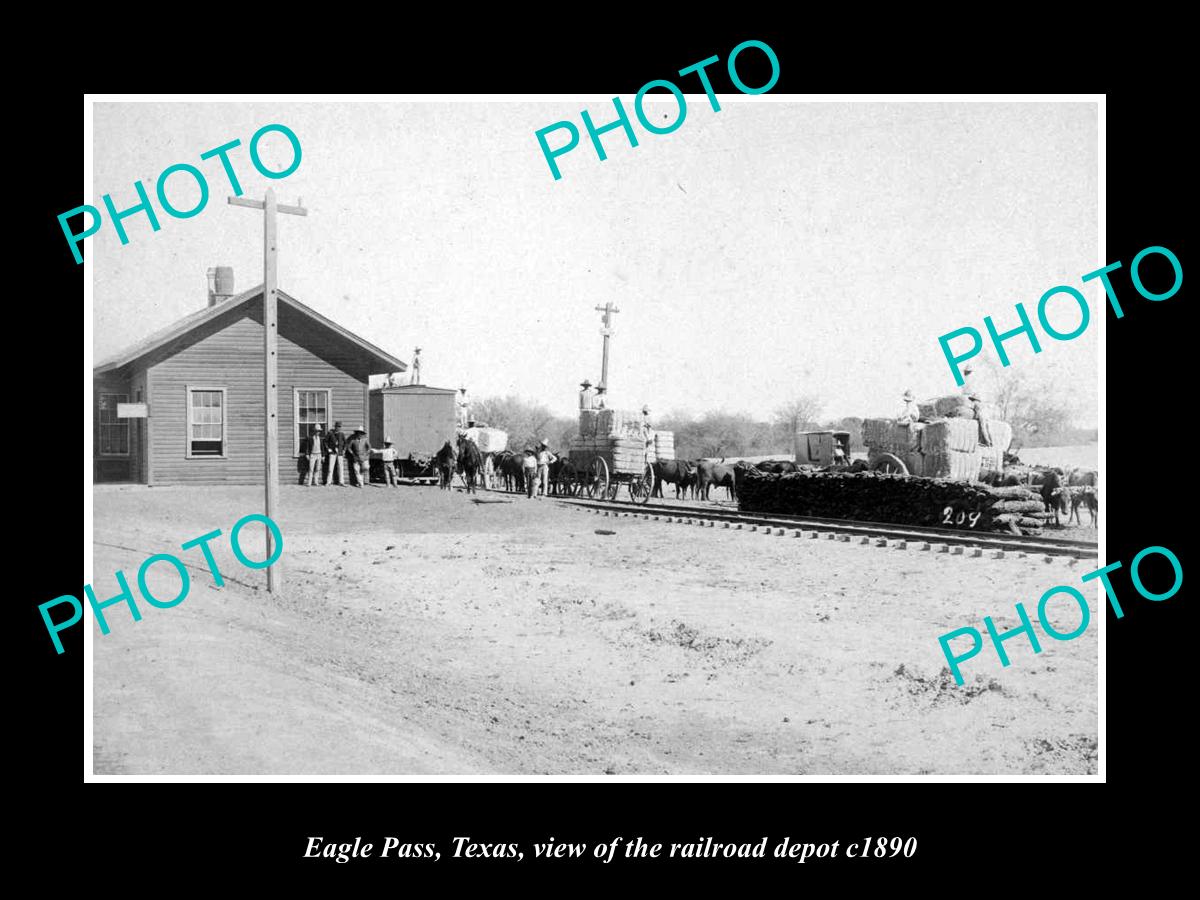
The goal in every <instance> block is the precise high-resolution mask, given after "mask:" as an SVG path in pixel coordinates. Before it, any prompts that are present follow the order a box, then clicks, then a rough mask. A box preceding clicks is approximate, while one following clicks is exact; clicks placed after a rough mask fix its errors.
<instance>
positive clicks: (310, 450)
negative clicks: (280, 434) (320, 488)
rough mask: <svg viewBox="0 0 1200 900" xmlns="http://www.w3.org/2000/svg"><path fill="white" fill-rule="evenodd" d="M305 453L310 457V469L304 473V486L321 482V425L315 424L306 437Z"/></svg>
mask: <svg viewBox="0 0 1200 900" xmlns="http://www.w3.org/2000/svg"><path fill="white" fill-rule="evenodd" d="M303 451H304V455H305V456H307V457H308V471H307V472H306V473H305V475H304V486H305V487H311V486H312V485H319V484H320V483H321V426H320V425H314V426H313V427H312V431H310V432H309V433H308V437H306V438H305V439H304V447H303Z"/></svg>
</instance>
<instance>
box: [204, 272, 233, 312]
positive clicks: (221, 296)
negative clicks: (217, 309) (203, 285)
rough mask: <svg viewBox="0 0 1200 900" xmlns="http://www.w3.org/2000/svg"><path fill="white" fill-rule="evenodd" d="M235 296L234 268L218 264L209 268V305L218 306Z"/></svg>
mask: <svg viewBox="0 0 1200 900" xmlns="http://www.w3.org/2000/svg"><path fill="white" fill-rule="evenodd" d="M232 296H233V268H232V267H230V266H217V267H215V268H212V269H209V270H208V305H209V306H210V307H212V306H216V305H217V304H218V303H224V302H225V301H226V300H228V299H229V298H230V297H232Z"/></svg>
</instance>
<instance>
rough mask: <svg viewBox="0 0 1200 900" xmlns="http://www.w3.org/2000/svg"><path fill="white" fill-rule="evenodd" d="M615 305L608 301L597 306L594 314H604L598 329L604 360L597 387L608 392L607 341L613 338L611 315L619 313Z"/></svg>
mask: <svg viewBox="0 0 1200 900" xmlns="http://www.w3.org/2000/svg"><path fill="white" fill-rule="evenodd" d="M620 311H621V310H619V309H617V307H616V305H615V304H614V303H613V302H612V301H611V300H609V301H608V302H607V303H605V304H604V305H603V306H597V307H596V312H602V313H604V327H603V328H601V329H600V333H601V334H602V335H604V359H603V360H602V362H601V363H600V384H598V385H597V387H602V388H604V390H605V391H607V390H608V339H609V338H610V337H612V336H613V327H612V314H613V313H617V312H620Z"/></svg>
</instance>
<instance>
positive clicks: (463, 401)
mask: <svg viewBox="0 0 1200 900" xmlns="http://www.w3.org/2000/svg"><path fill="white" fill-rule="evenodd" d="M458 393H459V398H458V427H459V428H469V427H470V426H469V425H468V424H467V422H468V419H469V415H468V411H467V389H466V388H465V387H460V388H459V389H458Z"/></svg>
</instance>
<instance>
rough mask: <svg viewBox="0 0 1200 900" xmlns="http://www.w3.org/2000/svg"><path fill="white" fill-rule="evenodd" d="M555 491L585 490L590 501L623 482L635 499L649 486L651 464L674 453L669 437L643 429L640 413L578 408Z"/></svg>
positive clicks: (606, 496)
mask: <svg viewBox="0 0 1200 900" xmlns="http://www.w3.org/2000/svg"><path fill="white" fill-rule="evenodd" d="M567 454H568V455H567V459H568V462H569V466H567V467H564V468H563V470H561V472H562V474H561V476H560V481H559V485H558V490H559V492H560V493H565V494H567V495H572V494H581V493H585V492H586V493H587V495H588V497H590V498H592V499H595V500H616V499H617V494H618V493H619V492H620V490H621V486H622V485H624V486H625V487H626V488H627V489H628V491H629V497H630V499H631V500H633V501H634V502H636V503H645V502H647V501H648V500H649V499H650V494H651V493H652V492H653V491H654V463H655V462H656V461H657V460H658V459H660V458H661V459H674V458H675V436H674V434H673V433H671V432H669V431H653V430H650V429H647V428H646V426H645V425H644V424H643V422H642V419H641V417H640V416H639V415H638V414H636V413H632V412H624V411H622V410H616V409H600V410H595V409H584V410H580V412H579V436H578V437H576V438H573V439H572V440H571V443H570V445H569V448H568V451H567Z"/></svg>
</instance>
